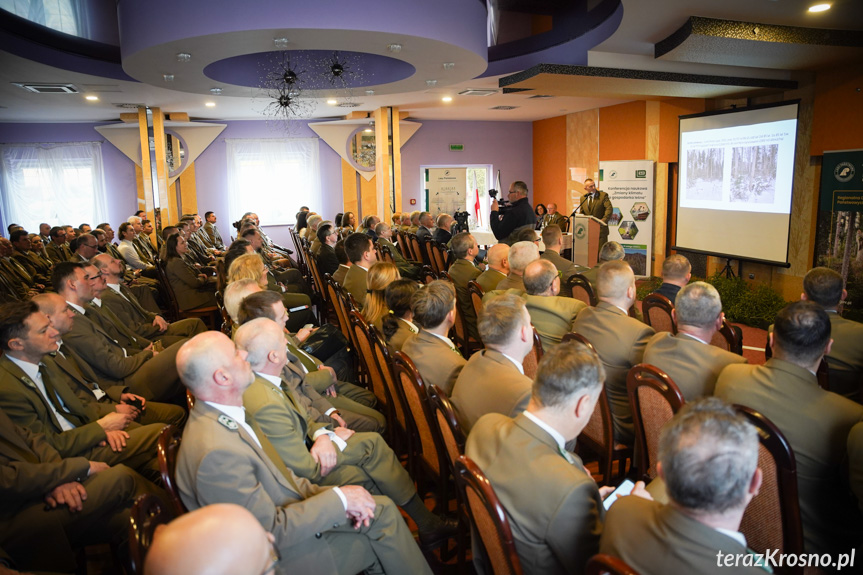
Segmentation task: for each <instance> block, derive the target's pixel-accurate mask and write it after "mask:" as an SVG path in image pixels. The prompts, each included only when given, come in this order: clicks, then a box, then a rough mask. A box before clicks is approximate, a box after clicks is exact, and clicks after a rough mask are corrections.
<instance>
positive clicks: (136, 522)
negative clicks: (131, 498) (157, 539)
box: [129, 493, 174, 575]
mask: <svg viewBox="0 0 863 575" xmlns="http://www.w3.org/2000/svg"><path fill="white" fill-rule="evenodd" d="M129 515H130V516H129V560H130V561H131V562H132V572H133V573H134V575H143V574H144V561H146V559H147V552H148V551H149V550H150V546H151V545H152V544H153V534H154V533H155V532H156V527H158V526H159V525H164V524H165V523H170V522H171V520H172V519H174V513H173V512H172V511H171V509H170V508H169V507H168V506H167V505H165V503H164V502H163V501H162V500H161V499H160V498H159V497H157V496H156V495H154V494H152V493H145V494H143V495H139V496H138V498H137V499H135V503H133V504H132V511H131V513H130V514H129Z"/></svg>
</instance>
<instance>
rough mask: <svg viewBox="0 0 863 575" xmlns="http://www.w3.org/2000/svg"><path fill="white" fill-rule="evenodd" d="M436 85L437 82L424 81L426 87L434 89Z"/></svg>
mask: <svg viewBox="0 0 863 575" xmlns="http://www.w3.org/2000/svg"><path fill="white" fill-rule="evenodd" d="M436 85H437V80H426V86H428V87H429V88H434V87H435V86H436Z"/></svg>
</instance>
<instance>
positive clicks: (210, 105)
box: [204, 102, 216, 108]
mask: <svg viewBox="0 0 863 575" xmlns="http://www.w3.org/2000/svg"><path fill="white" fill-rule="evenodd" d="M204 105H205V106H206V107H208V108H215V107H216V103H215V102H205V103H204Z"/></svg>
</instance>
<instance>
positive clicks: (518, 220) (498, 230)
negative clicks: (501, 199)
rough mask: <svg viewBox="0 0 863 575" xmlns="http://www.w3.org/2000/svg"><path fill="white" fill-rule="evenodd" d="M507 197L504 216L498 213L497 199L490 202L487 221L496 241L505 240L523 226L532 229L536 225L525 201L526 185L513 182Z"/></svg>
mask: <svg viewBox="0 0 863 575" xmlns="http://www.w3.org/2000/svg"><path fill="white" fill-rule="evenodd" d="M508 197H509V203H510V205H509V209H508V210H507V211H506V213H504V214H501V213H500V207H499V206H498V203H497V198H495V199H494V200H493V201H492V202H491V215H490V216H489V221H490V223H491V231H492V232H493V233H494V237H496V238H497V239H498V240H502V239H504V238H506V237H507V236H509V235H510V234H511V233H512V232H514V231H515V230H517V229H518V228H521V227H523V226H530V227H531V229H533V227H534V226H535V225H536V215H534V213H533V208H532V207H531V206H530V202H528V200H527V184H525V183H524V182H521V181H517V182H513V183H512V185H510V187H509V196H508Z"/></svg>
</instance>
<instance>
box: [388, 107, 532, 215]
mask: <svg viewBox="0 0 863 575" xmlns="http://www.w3.org/2000/svg"><path fill="white" fill-rule="evenodd" d="M420 121H421V120H420ZM421 122H422V127H421V128H420V129H419V130H418V131H417V133H416V134H414V136H413V137H412V138H411V139H410V140H408V141H407V143H406V144H405V145H404V146H402V201H403V206H402V207H403V208H404V209H405V210H408V209H412V208H413V209H420V206H421V205H422V204H421V202H420V199H421V195H420V194H421V185H420V183H421V182H422V179H421V178H422V175H421V173H420V166H458V165H470V164H490V165H491V166H492V167H493V168H494V170H495V173H497V170H500V180H501V181H500V184H501V186H502V187H503V188H504V189H508V188H509V184H510V183H512V182H514V181H515V180H521V181H523V182H525V183H526V184H527V187H528V189H529V190H532V189H533V123H532V122H460V121H443V120H427V121H421ZM450 144H464V151H463V152H450V151H449V145H450ZM530 197H531V198H533V193H531V196H530ZM411 198H413V199H415V200H416V201H417V204H416V206H411V205H410V199H411Z"/></svg>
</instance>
